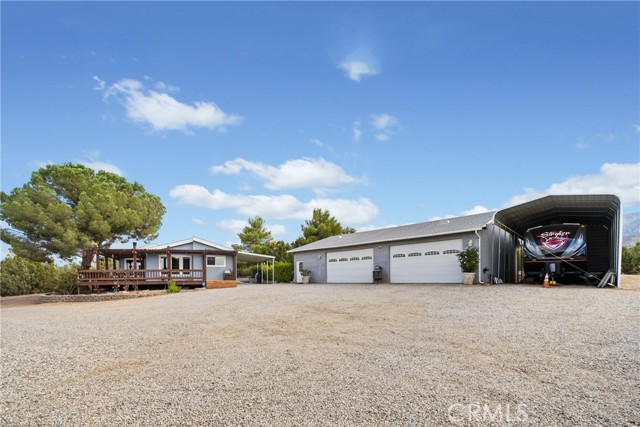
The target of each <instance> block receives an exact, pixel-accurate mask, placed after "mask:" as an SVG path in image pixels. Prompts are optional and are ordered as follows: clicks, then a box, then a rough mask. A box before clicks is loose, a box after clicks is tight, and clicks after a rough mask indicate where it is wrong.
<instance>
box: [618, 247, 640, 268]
mask: <svg viewBox="0 0 640 427" xmlns="http://www.w3.org/2000/svg"><path fill="white" fill-rule="evenodd" d="M621 268H622V273H624V274H639V273H640V242H636V244H635V245H634V246H630V247H627V246H623V247H622V265H621Z"/></svg>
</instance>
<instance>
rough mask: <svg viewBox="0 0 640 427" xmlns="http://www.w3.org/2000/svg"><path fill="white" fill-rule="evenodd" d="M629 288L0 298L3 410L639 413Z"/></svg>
mask: <svg viewBox="0 0 640 427" xmlns="http://www.w3.org/2000/svg"><path fill="white" fill-rule="evenodd" d="M639 313H640V292H638V291H625V290H615V289H596V288H590V287H589V288H587V287H561V288H553V289H542V288H540V287H535V286H515V285H502V286H491V287H480V286H457V285H452V286H444V285H442V286H441V285H308V286H302V285H244V286H240V287H238V288H236V289H221V290H211V291H202V292H193V293H181V294H173V295H163V296H158V297H151V298H142V299H134V300H122V301H110V302H99V303H58V304H45V305H33V306H22V307H6V308H3V309H2V312H1V316H2V319H1V320H2V330H1V333H2V337H1V338H2V354H1V357H2V363H1V367H2V387H1V392H2V395H1V402H2V407H1V409H2V413H1V422H2V425H3V426H13V425H34V426H37V425H45V426H54V425H55V426H93V425H102V426H129V425H140V426H169V425H202V426H208V425H263V426H279V425H282V426H322V425H345V426H351V425H366V426H369V425H416V426H418V425H490V424H491V425H547V426H554V425H562V426H578V425H584V426H597V425H602V426H614V425H615V426H631V425H639V424H640V398H639V396H640V344H639V343H640V333H639V328H638V326H639V324H640V323H639Z"/></svg>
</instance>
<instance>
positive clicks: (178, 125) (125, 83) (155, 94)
mask: <svg viewBox="0 0 640 427" xmlns="http://www.w3.org/2000/svg"><path fill="white" fill-rule="evenodd" d="M98 80H99V79H98ZM158 83H161V84H160V86H159V85H158ZM99 86H100V85H98V86H97V87H99ZM154 89H155V90H152V89H149V88H147V87H146V86H145V85H144V84H143V83H142V82H140V81H138V80H134V79H122V80H120V81H119V82H117V83H114V84H113V85H111V86H109V87H108V88H105V90H104V96H105V98H113V99H116V100H118V102H120V103H121V104H122V105H123V106H124V108H125V110H126V112H127V117H128V118H129V119H131V120H132V121H134V122H136V123H140V124H143V125H148V126H151V128H152V129H154V130H157V131H164V130H181V131H185V132H186V131H187V130H188V129H189V128H194V127H203V128H208V129H218V130H225V128H226V127H227V126H231V125H237V124H239V123H241V122H242V120H243V118H242V117H240V116H238V115H236V114H227V113H225V112H224V111H222V109H221V108H220V107H218V106H217V105H216V104H214V103H213V102H204V101H196V102H194V103H193V105H188V104H185V103H183V102H180V101H178V100H177V99H175V98H173V97H172V96H170V95H169V94H168V93H166V92H167V91H175V90H177V88H176V87H174V86H168V85H166V84H164V83H162V82H156V83H155V86H154Z"/></svg>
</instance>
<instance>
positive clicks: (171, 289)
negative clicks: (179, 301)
mask: <svg viewBox="0 0 640 427" xmlns="http://www.w3.org/2000/svg"><path fill="white" fill-rule="evenodd" d="M180 291H181V289H180V286H178V285H176V282H174V281H173V280H170V281H169V283H168V284H167V293H168V294H176V293H178V292H180Z"/></svg>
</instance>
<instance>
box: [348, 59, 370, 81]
mask: <svg viewBox="0 0 640 427" xmlns="http://www.w3.org/2000/svg"><path fill="white" fill-rule="evenodd" d="M338 68H339V69H341V70H343V71H344V72H345V75H346V76H347V77H348V78H349V79H351V80H353V81H355V82H359V81H360V80H361V79H362V78H363V77H367V76H375V75H376V74H378V73H379V71H378V69H377V68H376V67H375V65H373V64H369V63H367V62H365V61H358V60H346V61H343V62H342V63H341V64H340V65H338Z"/></svg>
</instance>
